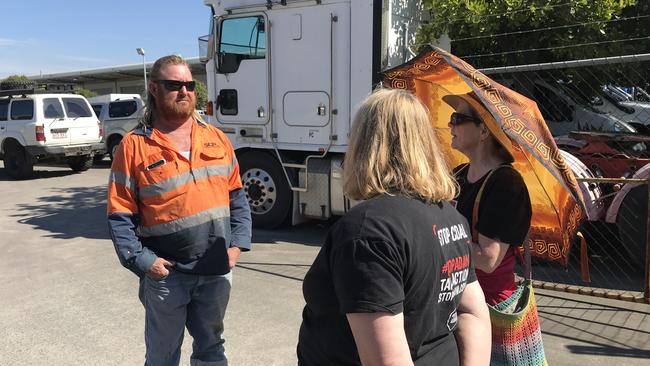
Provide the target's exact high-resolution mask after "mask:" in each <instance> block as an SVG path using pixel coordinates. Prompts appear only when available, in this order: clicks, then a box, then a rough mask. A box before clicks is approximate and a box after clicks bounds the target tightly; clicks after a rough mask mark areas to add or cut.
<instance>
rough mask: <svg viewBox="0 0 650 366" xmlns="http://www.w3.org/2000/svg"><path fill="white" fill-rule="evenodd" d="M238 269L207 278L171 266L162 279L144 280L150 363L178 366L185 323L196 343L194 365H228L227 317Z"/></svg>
mask: <svg viewBox="0 0 650 366" xmlns="http://www.w3.org/2000/svg"><path fill="white" fill-rule="evenodd" d="M231 283H232V272H230V273H228V274H225V275H216V276H201V275H193V274H187V273H182V272H178V271H175V270H173V269H172V270H170V271H169V275H168V276H167V277H165V278H163V279H160V280H154V279H151V278H149V277H147V276H144V277H143V278H141V279H140V301H141V302H142V305H144V309H145V331H144V338H145V344H146V347H147V354H146V360H145V366H167V365H170V366H172V365H173V366H177V365H178V364H179V362H180V357H181V344H182V343H183V334H184V332H185V327H187V330H188V331H189V333H190V335H191V336H192V338H194V342H193V343H192V356H191V358H190V364H191V365H193V366H227V365H228V360H227V359H226V354H225V352H224V347H223V343H224V339H223V317H224V315H225V313H226V307H227V306H228V299H229V298H230V287H231Z"/></svg>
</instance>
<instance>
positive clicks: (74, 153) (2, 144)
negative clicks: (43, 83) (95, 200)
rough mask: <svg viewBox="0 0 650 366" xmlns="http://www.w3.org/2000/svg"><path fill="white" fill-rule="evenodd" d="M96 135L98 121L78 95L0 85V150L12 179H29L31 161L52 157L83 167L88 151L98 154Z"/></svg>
mask: <svg viewBox="0 0 650 366" xmlns="http://www.w3.org/2000/svg"><path fill="white" fill-rule="evenodd" d="M3 86H4V87H6V86H7V84H6V83H5V84H3ZM3 89H4V88H3ZM101 138H102V129H101V125H100V122H99V120H98V119H97V116H96V115H95V113H94V112H93V110H92V108H91V107H90V104H89V103H88V101H87V100H86V98H84V97H83V96H81V95H76V94H36V93H35V90H34V89H33V88H31V89H11V90H0V153H1V154H2V156H3V159H4V166H5V171H6V172H7V173H8V174H9V176H11V177H12V178H15V179H25V178H29V177H30V176H31V175H32V173H33V171H34V164H37V163H46V162H52V161H63V162H65V163H66V164H68V166H69V167H70V168H71V169H72V170H74V171H84V170H87V169H89V168H90V167H91V166H92V162H93V155H95V154H103V153H104V147H103V145H102V144H101Z"/></svg>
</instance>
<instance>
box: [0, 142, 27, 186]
mask: <svg viewBox="0 0 650 366" xmlns="http://www.w3.org/2000/svg"><path fill="white" fill-rule="evenodd" d="M4 163H5V171H7V174H8V175H9V176H10V177H12V178H14V179H27V178H30V177H31V176H32V175H33V174H34V161H33V160H32V157H31V156H30V155H29V153H28V152H27V151H26V150H25V148H23V147H22V146H20V145H18V144H17V143H14V144H10V145H9V146H7V148H6V150H5V153H4Z"/></svg>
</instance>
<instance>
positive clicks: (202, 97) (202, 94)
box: [194, 80, 208, 109]
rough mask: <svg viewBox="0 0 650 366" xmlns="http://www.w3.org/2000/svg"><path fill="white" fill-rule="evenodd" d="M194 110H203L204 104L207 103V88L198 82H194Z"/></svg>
mask: <svg viewBox="0 0 650 366" xmlns="http://www.w3.org/2000/svg"><path fill="white" fill-rule="evenodd" d="M194 93H195V94H196V109H203V108H205V103H207V101H208V88H207V87H206V86H205V84H203V83H202V82H201V81H200V80H196V89H195V92H194Z"/></svg>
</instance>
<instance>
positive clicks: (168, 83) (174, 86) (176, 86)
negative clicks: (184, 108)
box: [155, 80, 196, 91]
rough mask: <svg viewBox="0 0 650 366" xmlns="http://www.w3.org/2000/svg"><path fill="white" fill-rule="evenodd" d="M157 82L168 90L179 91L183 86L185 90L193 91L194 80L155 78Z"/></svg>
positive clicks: (194, 86)
mask: <svg viewBox="0 0 650 366" xmlns="http://www.w3.org/2000/svg"><path fill="white" fill-rule="evenodd" d="M155 82H156V83H157V84H162V85H163V86H165V89H167V90H169V91H179V90H181V88H182V87H185V89H187V91H194V88H196V81H179V80H156V81H155Z"/></svg>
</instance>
